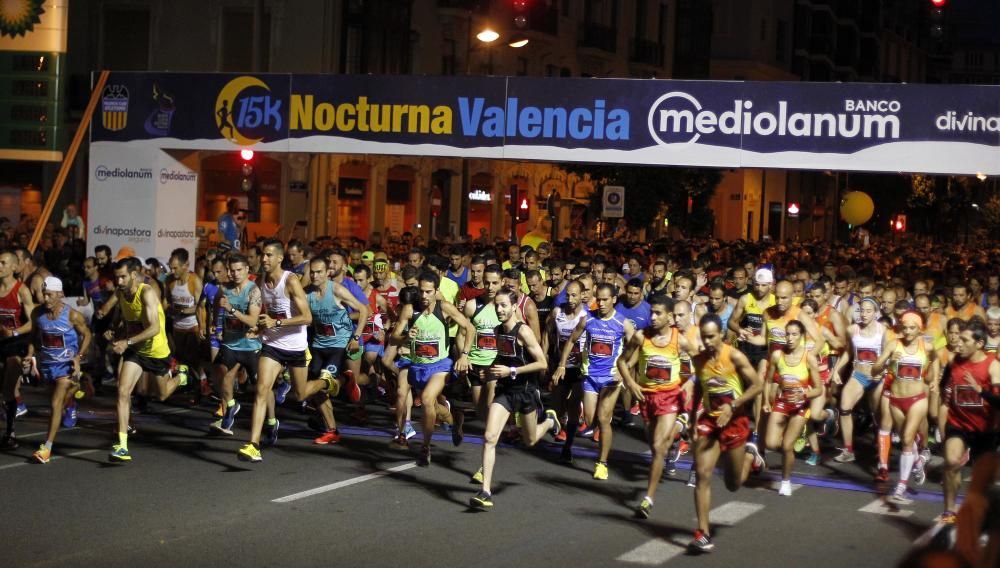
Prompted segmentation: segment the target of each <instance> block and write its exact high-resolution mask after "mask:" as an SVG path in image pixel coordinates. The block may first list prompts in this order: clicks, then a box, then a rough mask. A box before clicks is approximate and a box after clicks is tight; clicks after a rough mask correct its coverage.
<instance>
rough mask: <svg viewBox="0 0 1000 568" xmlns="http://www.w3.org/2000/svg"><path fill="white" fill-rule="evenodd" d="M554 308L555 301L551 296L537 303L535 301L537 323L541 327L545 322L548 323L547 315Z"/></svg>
mask: <svg viewBox="0 0 1000 568" xmlns="http://www.w3.org/2000/svg"><path fill="white" fill-rule="evenodd" d="M555 307H556V299H555V298H553V297H552V296H545V299H544V300H542V301H541V302H539V301H538V300H535V309H536V310H538V323H539V324H540V325H541V326H544V325H545V322H547V321H549V314H551V313H552V310H553V309H555Z"/></svg>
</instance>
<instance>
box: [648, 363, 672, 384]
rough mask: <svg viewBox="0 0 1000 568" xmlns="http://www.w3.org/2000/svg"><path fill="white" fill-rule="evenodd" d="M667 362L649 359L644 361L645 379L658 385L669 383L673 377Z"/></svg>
mask: <svg viewBox="0 0 1000 568" xmlns="http://www.w3.org/2000/svg"><path fill="white" fill-rule="evenodd" d="M671 370H672V368H671V366H670V362H669V361H664V360H661V359H649V360H648V361H646V378H647V379H649V380H650V381H652V382H654V383H658V384H666V383H669V382H670V380H671V378H672V377H673V375H672V373H671Z"/></svg>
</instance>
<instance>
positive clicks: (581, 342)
mask: <svg viewBox="0 0 1000 568" xmlns="http://www.w3.org/2000/svg"><path fill="white" fill-rule="evenodd" d="M577 310H578V311H577V313H576V314H574V315H572V316H570V315H568V314H566V310H564V309H562V308H559V309H558V310H556V319H555V324H556V333H558V334H559V353H560V354H561V353H562V350H563V347H565V346H566V342H567V341H569V338H570V337H572V336H573V332H574V331H575V330H576V326H578V325H580V320H581V319H584V318H586V317H588V315H589V313H588V312H587V310H584V309H581V308H580V307H579V306H578V307H577ZM586 345H587V334H586V333H581V334H580V337H579V338H578V339H577V340H576V344H575V345H573V347H572V348H571V349H570V351H569V357H567V358H566V368H567V369H576V368H578V367H579V366H580V365H582V364H583V350H584V348H585V347H586Z"/></svg>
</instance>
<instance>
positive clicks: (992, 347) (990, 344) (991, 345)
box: [983, 335, 1000, 355]
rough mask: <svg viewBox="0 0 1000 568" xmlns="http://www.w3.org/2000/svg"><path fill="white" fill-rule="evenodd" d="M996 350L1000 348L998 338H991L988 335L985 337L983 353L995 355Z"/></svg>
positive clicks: (999, 339)
mask: <svg viewBox="0 0 1000 568" xmlns="http://www.w3.org/2000/svg"><path fill="white" fill-rule="evenodd" d="M997 348H1000V337H997V338H995V339H994V338H992V337H990V336H989V335H987V336H986V345H984V346H983V351H985V352H987V353H989V354H991V355H996V354H997Z"/></svg>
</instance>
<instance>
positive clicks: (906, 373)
mask: <svg viewBox="0 0 1000 568" xmlns="http://www.w3.org/2000/svg"><path fill="white" fill-rule="evenodd" d="M921 370H922V369H921V366H920V365H912V364H899V365H897V366H896V378H897V379H901V380H904V381H919V380H920V375H921Z"/></svg>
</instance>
